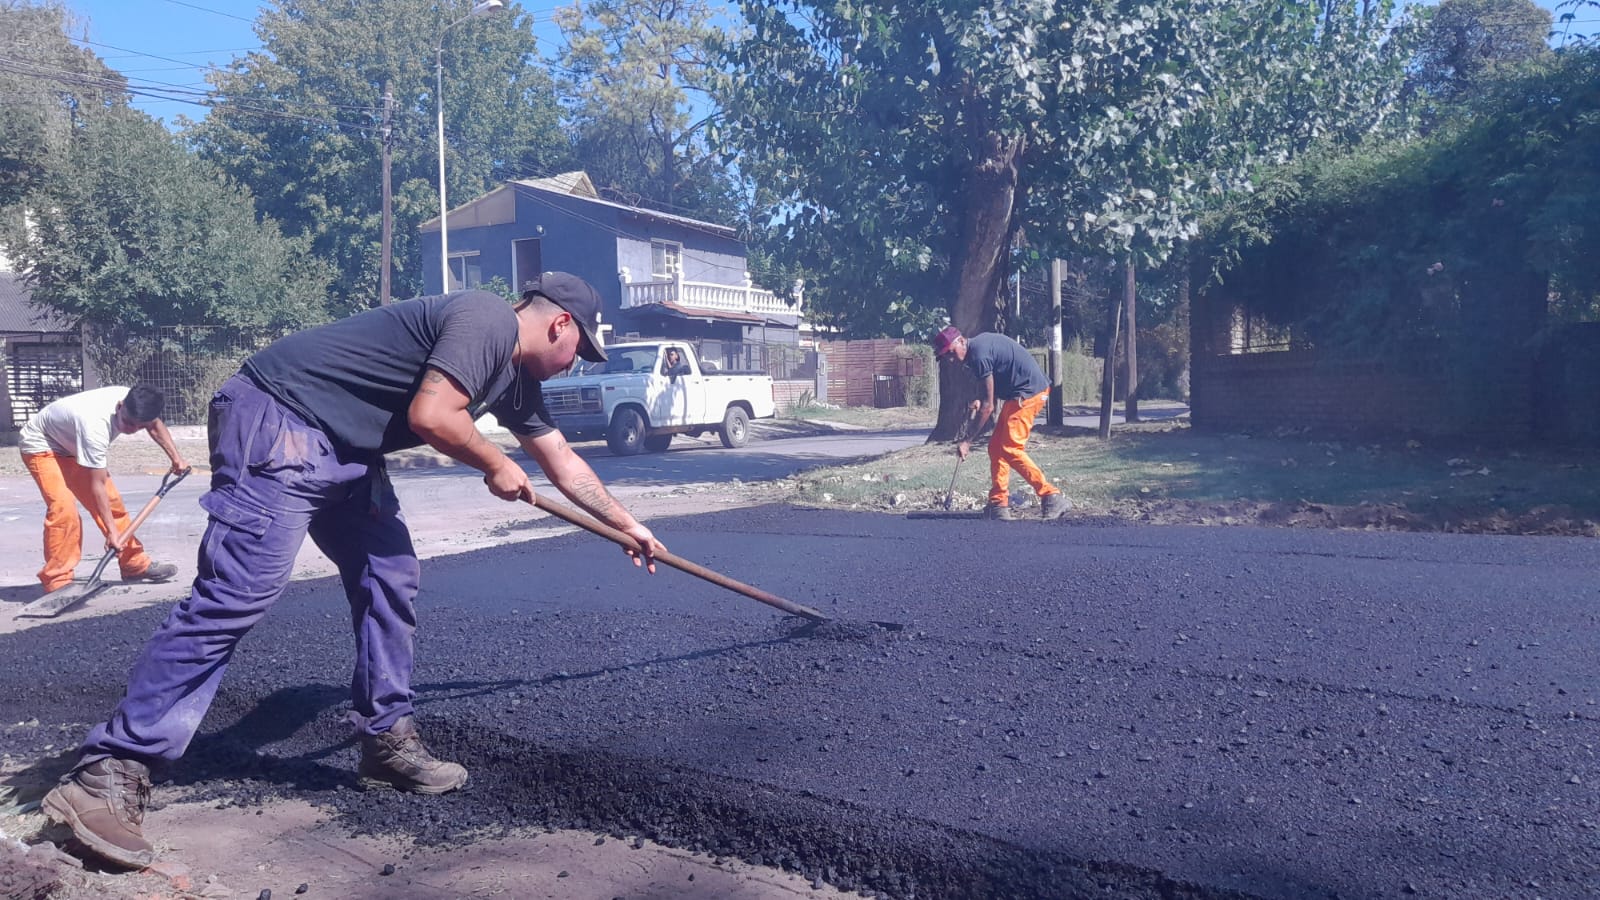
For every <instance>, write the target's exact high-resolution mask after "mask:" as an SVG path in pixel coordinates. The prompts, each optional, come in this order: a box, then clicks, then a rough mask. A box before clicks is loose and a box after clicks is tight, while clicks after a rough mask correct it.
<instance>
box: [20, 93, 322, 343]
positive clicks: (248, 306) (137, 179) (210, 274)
mask: <svg viewBox="0 0 1600 900" xmlns="http://www.w3.org/2000/svg"><path fill="white" fill-rule="evenodd" d="M30 206H31V208H32V215H33V219H34V227H33V229H32V234H31V236H30V238H29V239H28V240H27V241H26V242H24V243H22V244H21V245H20V246H19V247H17V248H16V251H17V252H16V256H17V258H18V261H19V262H20V263H21V264H22V267H23V271H25V272H26V273H27V276H28V279H29V282H30V284H31V285H32V289H33V299H34V302H35V303H37V304H39V305H42V306H45V307H48V308H50V309H53V310H55V311H57V312H59V313H61V314H62V315H63V316H64V317H66V318H68V319H70V320H72V321H75V322H77V321H81V322H87V323H90V324H94V325H99V326H105V327H123V328H127V327H133V328H138V327H146V326H154V325H184V324H188V325H196V324H205V325H233V326H280V327H281V326H302V325H307V324H311V323H315V322H319V321H322V320H324V319H325V318H326V317H327V313H326V310H325V307H324V301H325V299H326V289H327V284H328V281H329V273H328V270H327V268H326V267H325V266H323V265H322V264H321V263H319V262H317V261H316V260H314V259H312V258H311V257H310V255H309V253H308V248H307V247H306V245H305V242H304V241H298V240H290V239H286V238H284V237H283V236H282V235H281V234H280V233H279V231H278V229H277V226H276V225H275V224H274V223H272V222H271V221H270V220H269V221H265V222H258V221H257V220H256V218H255V214H254V206H253V204H252V202H251V198H250V195H249V194H248V193H246V192H244V191H242V190H240V189H239V188H238V187H236V186H234V185H233V184H231V183H230V182H229V181H228V179H227V178H226V177H225V176H223V175H222V173H221V172H219V171H218V170H217V169H216V168H215V167H213V166H211V165H209V164H208V163H205V162H204V161H202V160H200V159H199V158H197V157H196V156H194V155H193V154H192V153H190V152H188V151H187V150H186V149H185V148H184V147H183V146H182V145H181V144H180V143H179V142H178V141H177V140H176V139H175V138H173V137H172V135H170V134H169V133H168V132H167V130H166V129H165V128H163V127H162V126H161V125H160V123H158V122H155V121H153V120H152V119H150V118H149V117H148V116H146V115H144V114H143V113H140V112H137V111H134V110H131V109H127V108H125V107H118V108H111V109H108V110H105V111H102V112H101V113H100V114H98V115H96V116H95V117H94V118H93V119H92V120H89V121H86V122H83V123H81V124H80V125H79V126H78V127H77V129H76V132H75V134H74V135H73V138H72V140H71V142H70V145H69V148H68V152H67V158H66V160H65V164H64V165H63V166H62V167H60V168H58V169H55V170H53V171H51V172H50V173H49V174H48V175H47V176H45V177H44V178H43V179H42V184H41V185H40V186H39V187H38V188H37V189H36V190H35V191H34V192H33V193H32V194H31V195H30Z"/></svg>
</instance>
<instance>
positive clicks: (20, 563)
mask: <svg viewBox="0 0 1600 900" xmlns="http://www.w3.org/2000/svg"><path fill="white" fill-rule="evenodd" d="M753 431H757V432H760V431H766V432H767V433H768V434H769V435H771V436H770V437H767V438H760V437H755V438H753V439H752V440H751V442H750V444H749V445H747V446H745V447H743V448H740V449H738V450H727V449H724V448H723V447H722V445H721V444H720V443H719V442H718V441H717V439H716V437H714V436H713V437H710V439H709V440H696V439H692V438H684V437H679V438H677V439H675V440H674V441H673V443H672V447H671V449H669V450H668V451H667V452H665V453H650V454H644V455H641V456H634V457H616V456H612V455H611V453H610V451H608V450H607V449H606V447H605V445H604V444H603V443H585V444H579V445H577V446H578V452H579V453H580V454H581V455H583V456H584V457H585V458H586V459H588V460H589V463H590V464H591V465H592V466H593V467H594V469H595V471H596V472H597V473H598V474H599V475H600V477H601V479H603V480H604V481H605V482H606V484H607V485H608V486H610V488H611V489H612V491H613V492H614V493H615V494H616V495H617V496H618V497H619V498H620V499H622V500H623V502H625V503H629V504H630V505H631V504H634V503H637V502H640V501H641V500H642V499H643V498H648V497H650V496H652V495H659V494H662V493H665V492H668V491H677V492H679V494H680V495H682V494H684V492H693V493H695V494H698V495H702V496H713V497H714V496H715V495H716V493H717V491H718V490H719V489H724V488H726V487H727V486H728V485H730V484H732V483H734V482H737V481H743V482H754V481H762V480H770V479H776V478H783V477H785V476H788V475H792V474H794V473H795V472H798V471H801V470H803V469H807V468H811V467H813V466H819V465H827V464H833V463H838V462H841V461H847V460H852V459H858V458H864V457H872V456H878V455H881V454H884V453H888V452H891V451H893V450H898V449H901V448H903V447H909V446H912V445H914V444H918V443H921V442H922V441H924V440H925V439H926V438H927V432H926V431H925V430H923V431H915V430H906V431H887V432H866V431H844V432H835V433H827V434H808V435H801V436H792V435H787V434H785V433H784V432H783V431H782V430H780V429H777V428H774V427H772V426H768V425H765V424H762V423H758V424H757V425H755V426H754V427H753ZM516 458H518V459H520V460H521V461H522V462H523V465H524V466H525V467H526V468H527V469H528V470H529V471H530V472H531V473H532V474H533V475H534V479H533V481H534V486H535V489H540V488H543V489H546V490H549V489H550V488H549V481H548V480H546V479H545V478H544V477H543V473H541V472H540V471H539V469H538V466H536V465H535V464H533V463H532V462H531V461H529V460H526V459H524V458H522V457H521V454H520V453H519V454H517V456H516ZM391 471H392V472H393V475H394V483H395V490H396V492H397V493H398V494H399V495H400V502H401V506H402V508H403V509H405V510H406V514H407V517H408V520H409V523H410V525H411V529H412V533H413V537H414V539H415V540H416V543H417V548H418V551H419V553H421V555H423V556H424V557H428V556H433V555H435V554H437V553H455V552H460V551H462V550H466V549H476V548H479V547H488V546H493V545H495V544H498V543H500V542H502V541H503V540H505V537H506V534H507V531H508V529H511V530H515V529H518V528H522V527H524V526H526V525H527V524H529V523H528V521H527V520H529V519H530V518H534V519H536V518H538V517H539V515H540V514H535V513H532V512H531V511H530V510H528V509H527V508H526V507H524V506H520V505H517V504H506V503H500V502H497V501H495V500H494V499H493V498H491V497H489V495H488V494H487V493H486V491H485V489H484V487H483V483H482V477H481V476H480V475H479V474H478V473H477V471H476V470H473V469H469V468H466V467H463V466H448V467H438V466H436V465H427V466H418V467H411V468H406V467H402V465H400V464H397V465H396V466H395V467H394V468H392V470H391ZM160 482H161V479H160V477H159V476H152V475H142V476H141V475H133V476H123V475H118V476H117V484H118V487H119V488H120V489H121V491H122V492H123V494H124V496H125V497H126V499H127V502H128V505H129V507H130V508H135V509H136V508H137V507H138V506H139V505H140V504H142V503H143V502H144V501H145V500H146V499H147V498H148V497H150V496H151V495H152V494H154V493H155V490H156V488H157V486H158V485H159V484H160ZM207 483H208V481H207V477H206V476H205V475H204V474H203V473H201V474H199V475H197V476H195V477H191V478H189V479H187V480H185V481H184V482H182V483H181V484H179V485H178V487H177V488H175V489H174V490H173V491H172V492H171V493H169V494H168V495H167V498H166V500H164V501H163V502H162V504H161V505H160V506H158V507H157V508H156V510H155V512H154V513H152V514H151V516H150V518H149V519H148V520H147V521H146V523H145V524H144V525H143V526H142V527H141V528H140V531H139V536H140V538H141V539H142V540H143V541H144V542H145V544H146V545H147V546H148V547H149V548H150V551H151V553H152V554H153V555H155V556H156V557H158V558H160V559H161V560H163V561H166V562H171V563H173V564H175V565H177V566H178V570H179V571H178V580H179V581H180V582H187V581H188V580H189V579H192V578H193V577H194V563H195V554H194V547H195V546H196V545H197V544H198V542H199V539H200V534H201V532H202V531H203V530H204V528H205V514H204V512H203V511H202V510H201V509H200V507H199V505H198V504H197V503H196V502H195V501H196V500H197V499H198V498H199V496H200V494H202V493H203V492H204V491H205V490H206V488H207ZM724 493H726V491H724ZM558 499H559V498H558ZM730 502H731V501H730ZM685 503H687V500H684V499H679V500H675V501H673V502H671V503H668V504H664V505H667V506H678V505H683V504H685ZM712 505H713V506H715V503H712ZM42 515H43V512H42V505H41V502H40V500H39V492H38V489H37V488H36V487H34V484H33V482H32V480H30V479H28V478H25V477H16V478H0V603H5V602H11V603H23V602H26V601H28V600H32V599H33V598H34V597H36V596H38V593H39V589H38V582H37V580H35V577H34V572H35V571H36V570H37V569H38V566H39V552H40V551H39V549H38V547H39V532H38V523H39V520H40V518H41V517H42ZM84 527H85V529H86V531H87V532H89V533H93V530H94V525H93V523H92V522H91V521H90V520H89V518H88V516H87V514H86V513H85V514H84ZM85 548H86V551H87V556H88V558H86V559H85V561H84V563H83V565H82V566H81V567H80V569H79V575H80V577H84V578H87V577H88V572H89V571H90V570H91V569H92V568H93V565H94V562H96V561H97V560H98V558H99V555H98V554H97V553H95V552H94V551H95V549H96V544H95V543H94V542H92V541H86V542H85ZM297 571H298V572H300V573H302V574H320V573H326V572H329V571H332V569H331V567H330V565H329V564H328V563H327V560H326V559H324V558H323V557H322V555H321V554H320V553H319V552H317V550H316V548H315V547H313V546H311V544H310V542H307V544H306V547H305V549H304V551H303V552H302V554H301V557H300V560H299V563H298V565H297ZM109 574H110V575H111V576H113V577H114V576H115V574H116V572H115V568H114V567H113V568H112V571H111V572H110V573H109ZM116 591H117V595H116V597H115V598H112V597H109V596H108V597H106V600H107V601H110V600H112V599H117V600H122V601H128V602H141V601H150V602H165V600H167V599H169V594H170V591H168V590H167V589H164V588H160V587H150V586H139V585H132V586H126V587H118V588H117V589H116ZM89 612H92V610H85V613H89ZM34 621H37V620H34ZM25 624H26V623H25ZM10 625H11V623H10V620H9V617H7V616H5V614H4V612H3V611H0V631H4V630H6V629H7V628H8V627H9V626H10Z"/></svg>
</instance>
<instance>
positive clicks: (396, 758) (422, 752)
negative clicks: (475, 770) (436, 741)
mask: <svg viewBox="0 0 1600 900" xmlns="http://www.w3.org/2000/svg"><path fill="white" fill-rule="evenodd" d="M357 774H358V775H360V777H361V785H362V787H369V788H381V787H391V788H394V789H396V790H400V791H410V792H411V793H413V794H444V793H448V792H449V791H453V790H455V789H456V788H458V787H461V786H462V785H463V784H466V783H467V770H466V767H464V766H461V765H459V764H457V763H453V762H444V761H443V760H438V759H434V757H433V754H432V753H429V752H428V748H427V747H424V746H423V745H422V738H420V737H418V736H417V723H416V722H414V721H412V718H411V717H410V716H406V717H404V718H402V719H401V720H400V721H398V722H396V723H394V727H393V728H391V729H389V730H388V731H385V732H384V733H383V734H367V735H362V736H361V767H360V769H358V770H357Z"/></svg>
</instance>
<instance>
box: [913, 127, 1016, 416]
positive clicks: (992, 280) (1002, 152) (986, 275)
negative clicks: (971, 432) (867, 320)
mask: <svg viewBox="0 0 1600 900" xmlns="http://www.w3.org/2000/svg"><path fill="white" fill-rule="evenodd" d="M984 140H985V144H984V150H985V153H984V157H983V158H982V159H980V160H978V161H976V163H975V164H974V165H973V166H972V168H971V169H969V170H968V172H967V176H966V185H965V189H964V191H963V198H962V207H963V209H962V213H961V242H960V244H959V245H958V248H957V254H958V255H957V257H956V259H955V260H954V266H953V268H954V271H955V278H956V294H955V300H954V302H952V303H951V304H950V319H951V324H953V325H955V326H956V327H957V328H959V329H961V333H962V334H964V335H968V336H971V335H974V334H978V333H979V332H983V331H988V330H989V329H991V328H992V327H993V326H994V322H995V319H996V317H997V316H998V314H999V307H998V306H997V305H996V304H997V303H998V301H999V298H1000V283H1001V277H1002V276H1003V275H1004V274H1005V267H1004V265H1003V263H1004V260H1005V255H1006V248H1007V246H1008V244H1009V241H1010V240H1011V231H1012V229H1011V226H1012V219H1013V217H1014V216H1015V214H1016V202H1017V171H1018V162H1019V161H1020V159H1021V157H1022V151H1023V147H1024V144H1025V141H1024V139H1023V138H1021V137H1006V136H1002V135H999V134H990V135H987V136H986V137H985V139H984ZM976 393H977V389H976V386H975V384H974V382H973V379H972V378H971V377H970V376H969V375H967V373H966V367H964V366H958V365H955V364H946V365H944V366H942V367H941V368H940V370H939V420H938V423H937V424H935V425H934V428H933V433H932V434H930V435H929V436H928V441H929V442H930V443H932V442H935V441H949V440H954V439H955V436H956V430H957V429H959V428H960V427H961V423H962V422H963V421H965V420H966V417H967V404H969V403H970V402H971V401H972V399H973V398H974V397H975V396H976Z"/></svg>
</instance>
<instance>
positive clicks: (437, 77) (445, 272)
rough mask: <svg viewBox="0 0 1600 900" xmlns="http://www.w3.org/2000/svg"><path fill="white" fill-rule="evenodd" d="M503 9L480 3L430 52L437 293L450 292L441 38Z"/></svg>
mask: <svg viewBox="0 0 1600 900" xmlns="http://www.w3.org/2000/svg"><path fill="white" fill-rule="evenodd" d="M505 8H506V4H505V0H482V2H480V3H475V4H473V6H472V9H470V10H468V11H467V14H466V15H464V16H462V17H461V18H459V19H457V20H455V21H454V22H451V23H450V24H449V25H446V26H445V27H444V30H443V31H440V32H439V45H438V46H437V47H435V48H434V51H433V100H434V106H436V107H437V108H438V114H439V274H440V275H441V276H442V277H441V279H440V281H439V292H440V293H448V292H449V290H450V207H449V206H448V205H447V204H446V202H445V197H444V38H445V35H446V34H449V33H450V29H452V28H454V27H456V26H457V25H460V24H461V23H462V22H465V21H466V20H468V19H476V18H479V17H482V16H487V15H490V14H492V13H497V12H499V11H500V10H502V9H505Z"/></svg>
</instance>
